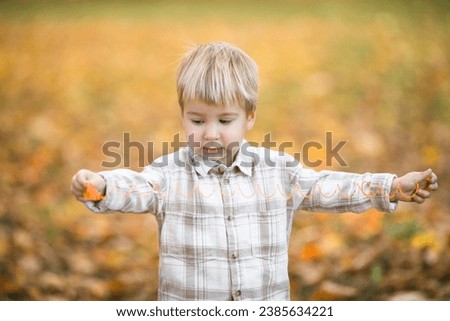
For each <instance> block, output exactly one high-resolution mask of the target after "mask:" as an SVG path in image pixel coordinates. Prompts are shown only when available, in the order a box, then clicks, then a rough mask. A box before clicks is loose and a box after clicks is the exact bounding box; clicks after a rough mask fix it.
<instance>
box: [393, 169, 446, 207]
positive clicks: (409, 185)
mask: <svg viewBox="0 0 450 321" xmlns="http://www.w3.org/2000/svg"><path fill="white" fill-rule="evenodd" d="M437 180H438V178H437V176H436V174H435V173H433V171H432V170H431V169H427V170H426V171H423V172H410V173H407V174H405V175H403V176H402V177H398V178H394V180H393V181H392V187H391V193H390V196H391V201H393V202H395V201H403V202H416V203H419V204H421V203H423V202H425V199H427V198H429V197H430V196H431V192H433V191H435V190H437V188H438V184H437Z"/></svg>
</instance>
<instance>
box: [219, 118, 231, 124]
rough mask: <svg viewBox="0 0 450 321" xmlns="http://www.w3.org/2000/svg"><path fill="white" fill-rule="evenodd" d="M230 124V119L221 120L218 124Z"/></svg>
mask: <svg viewBox="0 0 450 321" xmlns="http://www.w3.org/2000/svg"><path fill="white" fill-rule="evenodd" d="M231 122H232V120H231V119H221V120H220V123H221V124H223V125H226V124H229V123H231Z"/></svg>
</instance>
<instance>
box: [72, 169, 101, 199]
mask: <svg viewBox="0 0 450 321" xmlns="http://www.w3.org/2000/svg"><path fill="white" fill-rule="evenodd" d="M88 183H89V184H92V185H93V186H94V187H95V188H96V189H97V191H98V192H99V193H100V194H101V195H105V189H106V182H105V180H104V179H103V177H102V176H101V175H99V174H97V173H94V172H92V171H90V170H87V169H81V170H79V171H78V172H77V173H76V174H75V175H74V176H73V177H72V185H71V187H70V190H71V191H72V194H73V195H75V197H76V198H77V200H79V201H80V202H87V201H89V199H87V198H85V197H84V196H83V193H84V192H85V191H86V186H87V184H88Z"/></svg>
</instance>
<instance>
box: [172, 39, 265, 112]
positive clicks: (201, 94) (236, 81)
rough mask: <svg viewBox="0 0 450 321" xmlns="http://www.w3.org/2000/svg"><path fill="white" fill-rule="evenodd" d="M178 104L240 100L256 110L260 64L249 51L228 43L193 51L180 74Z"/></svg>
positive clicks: (185, 58) (181, 68) (249, 110)
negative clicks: (199, 101) (197, 100)
mask: <svg viewBox="0 0 450 321" xmlns="http://www.w3.org/2000/svg"><path fill="white" fill-rule="evenodd" d="M177 92H178V103H179V104H180V107H181V109H182V110H183V106H184V103H185V102H186V101H188V100H196V99H199V100H202V101H204V102H206V103H207V104H211V105H230V104H232V103H238V104H239V105H240V106H242V107H244V109H245V110H246V112H247V113H253V112H254V111H255V109H256V103H257V100H258V66H257V65H256V63H255V62H254V61H253V59H252V58H250V56H249V55H248V54H246V53H245V52H244V51H242V50H241V49H239V48H237V47H235V46H233V45H231V44H229V43H226V42H210V43H207V44H204V45H200V46H197V47H195V48H193V49H192V50H190V51H189V52H188V53H187V54H186V56H185V57H184V58H183V60H182V61H181V64H180V67H179V69H178V75H177Z"/></svg>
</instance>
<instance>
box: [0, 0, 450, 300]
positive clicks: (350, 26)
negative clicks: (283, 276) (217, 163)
mask: <svg viewBox="0 0 450 321" xmlns="http://www.w3.org/2000/svg"><path fill="white" fill-rule="evenodd" d="M449 18H450V2H449V1H446V0H443V1H416V0H410V1H406V0H405V1H392V0H391V1H387V0H381V1H356V0H355V1H350V0H347V1H346V0H338V1H331V0H323V1H321V0H318V1H312V0H309V1H308V0H303V1H275V0H273V1H271V0H267V1H256V0H255V1H250V0H246V1H76V0H73V1H1V2H0V110H1V114H0V138H1V148H0V162H1V166H0V298H1V299H2V300H155V299H156V293H157V275H158V246H157V244H158V240H157V229H156V224H155V222H154V219H153V217H152V216H151V215H135V214H110V215H95V214H92V213H90V212H89V211H88V210H87V209H86V208H85V207H84V206H83V205H82V204H81V203H79V202H77V201H76V200H75V199H74V198H73V197H72V196H71V194H70V190H69V187H70V181H71V177H72V175H74V174H75V172H76V171H77V170H78V169H80V168H89V169H91V170H94V171H98V170H103V169H104V167H103V166H102V162H104V161H107V162H110V161H111V158H110V157H108V156H107V155H105V153H104V152H103V151H102V146H103V145H104V144H105V143H107V142H110V141H115V142H119V143H121V146H123V139H124V133H129V135H130V136H129V137H130V140H132V141H136V142H141V143H142V144H143V145H144V146H147V142H154V148H153V150H152V151H151V152H150V153H148V154H150V155H149V156H148V155H146V154H145V155H142V153H141V154H140V155H139V153H138V149H137V148H134V149H133V148H132V149H130V164H129V167H130V168H132V169H135V170H140V169H141V168H142V166H143V165H144V164H143V161H145V162H146V163H148V162H150V161H151V160H152V159H153V158H154V157H156V156H159V155H160V154H161V153H162V152H163V151H162V145H161V143H162V142H164V141H165V142H171V141H173V136H174V134H176V133H178V132H182V131H181V123H180V111H179V107H178V105H177V98H176V89H175V73H176V69H177V65H178V62H179V60H180V57H181V56H182V54H183V53H184V52H185V51H186V49H188V48H189V47H190V46H192V45H193V44H197V43H204V42H207V41H214V40H224V41H227V42H230V43H233V44H235V45H237V46H238V47H240V48H242V49H243V50H245V51H246V52H247V53H249V54H250V56H252V57H253V58H254V60H255V61H256V62H257V64H258V65H259V68H260V81H261V86H260V100H259V105H258V121H257V124H256V126H255V128H254V129H253V131H252V132H251V134H250V136H249V140H253V141H255V142H262V140H263V137H264V135H265V134H266V133H268V132H271V135H272V139H273V140H275V141H277V142H279V143H281V142H286V141H287V142H292V143H293V147H292V148H290V149H289V150H288V151H289V152H291V153H294V152H301V151H302V146H303V144H305V143H306V142H309V141H316V142H319V143H320V144H322V145H325V133H326V132H332V133H333V145H335V144H337V142H338V141H341V140H345V141H347V143H346V145H345V146H344V147H343V148H342V149H341V150H340V152H339V154H340V156H341V157H342V158H343V159H344V160H345V162H346V163H347V165H348V166H347V167H341V166H339V164H337V163H336V162H333V163H332V164H326V162H325V160H326V158H325V153H324V151H325V150H324V149H323V150H315V149H313V150H311V151H310V152H311V153H310V155H309V157H310V159H311V160H322V161H323V162H322V165H321V166H319V167H318V168H316V169H318V170H320V169H334V170H344V171H351V172H391V173H396V174H398V175H402V174H404V173H406V172H408V171H412V170H425V169H427V168H428V167H432V168H433V170H434V171H435V172H436V173H437V175H438V176H439V184H440V189H439V191H438V192H437V193H435V194H434V195H433V197H432V198H431V199H430V200H428V201H427V202H426V203H424V204H422V205H413V204H409V203H402V204H400V206H399V208H398V210H397V211H396V212H395V213H394V214H389V215H387V214H384V213H378V212H376V211H369V212H367V213H364V214H362V215H355V214H351V213H348V214H342V215H334V214H325V213H308V212H299V213H298V215H297V217H296V219H295V222H294V228H293V232H292V238H291V244H290V265H289V273H290V276H291V288H292V299H293V300H398V299H407V300H413V299H418V300H449V299H450V255H449V249H450V215H449V208H450V201H449V200H450V195H449V189H448V187H449V179H450V177H449V170H450V169H449V166H448V161H449V152H450V141H449V130H450V113H449V103H450V74H449V73H450V70H449V58H450V57H449V52H450V51H449V50H450V48H449V46H450V19H449ZM181 137H183V136H181ZM149 150H150V148H146V151H145V152H146V153H147V152H148V151H149ZM116 152H118V153H121V154H123V150H122V149H121V148H118V149H116ZM147 156H148V157H147ZM123 166H124V163H123V162H122V163H121V164H119V165H117V166H116V167H117V168H119V167H123Z"/></svg>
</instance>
